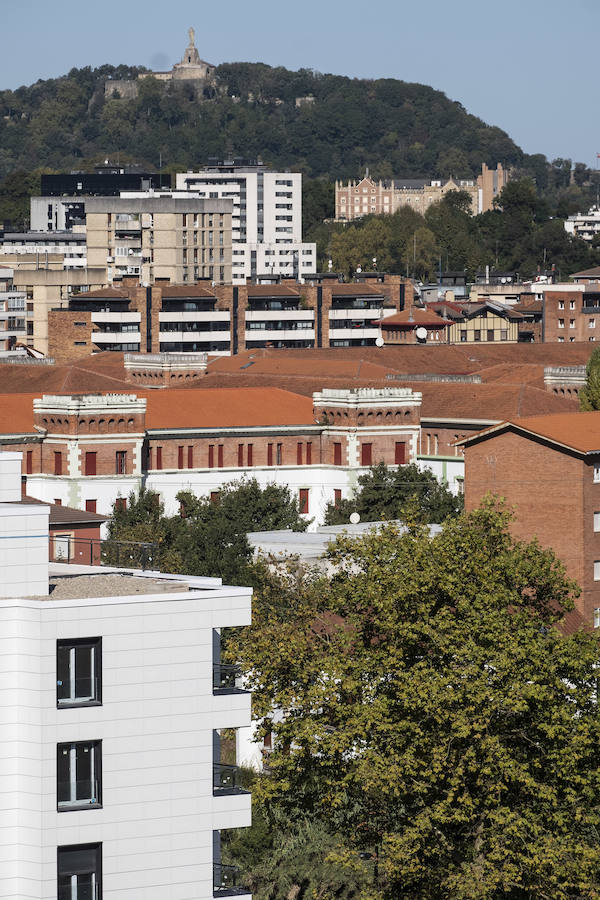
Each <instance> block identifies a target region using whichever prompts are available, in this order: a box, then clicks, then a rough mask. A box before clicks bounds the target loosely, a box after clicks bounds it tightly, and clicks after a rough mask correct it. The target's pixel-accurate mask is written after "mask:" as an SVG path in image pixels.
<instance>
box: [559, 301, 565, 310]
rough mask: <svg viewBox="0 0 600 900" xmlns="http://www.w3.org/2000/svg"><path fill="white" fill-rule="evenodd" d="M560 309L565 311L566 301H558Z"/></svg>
mask: <svg viewBox="0 0 600 900" xmlns="http://www.w3.org/2000/svg"><path fill="white" fill-rule="evenodd" d="M558 308H559V309H564V308H565V301H564V300H559V301H558Z"/></svg>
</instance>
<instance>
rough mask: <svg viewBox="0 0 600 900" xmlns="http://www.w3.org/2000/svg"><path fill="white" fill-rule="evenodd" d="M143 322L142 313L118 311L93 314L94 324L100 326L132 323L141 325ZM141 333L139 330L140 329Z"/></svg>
mask: <svg viewBox="0 0 600 900" xmlns="http://www.w3.org/2000/svg"><path fill="white" fill-rule="evenodd" d="M140 321H141V316H140V313H138V312H121V311H118V310H115V311H111V312H93V313H92V322H95V323H96V324H98V325H100V324H103V323H109V322H119V323H120V322H123V323H126V322H131V323H139V322H140ZM138 331H139V328H138Z"/></svg>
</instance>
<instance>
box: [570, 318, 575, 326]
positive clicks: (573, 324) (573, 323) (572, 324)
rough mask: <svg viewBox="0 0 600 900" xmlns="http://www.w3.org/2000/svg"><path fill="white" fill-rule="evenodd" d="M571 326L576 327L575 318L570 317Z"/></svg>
mask: <svg viewBox="0 0 600 900" xmlns="http://www.w3.org/2000/svg"><path fill="white" fill-rule="evenodd" d="M569 328H575V319H569Z"/></svg>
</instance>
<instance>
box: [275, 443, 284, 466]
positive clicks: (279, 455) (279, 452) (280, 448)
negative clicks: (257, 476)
mask: <svg viewBox="0 0 600 900" xmlns="http://www.w3.org/2000/svg"><path fill="white" fill-rule="evenodd" d="M276 464H277V465H278V466H281V465H283V444H277V457H276Z"/></svg>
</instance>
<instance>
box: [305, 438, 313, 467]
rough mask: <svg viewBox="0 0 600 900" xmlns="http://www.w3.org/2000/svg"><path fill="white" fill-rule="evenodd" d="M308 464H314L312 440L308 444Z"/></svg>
mask: <svg viewBox="0 0 600 900" xmlns="http://www.w3.org/2000/svg"><path fill="white" fill-rule="evenodd" d="M306 465H307V466H311V465H312V442H311V441H308V443H307V444H306Z"/></svg>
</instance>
